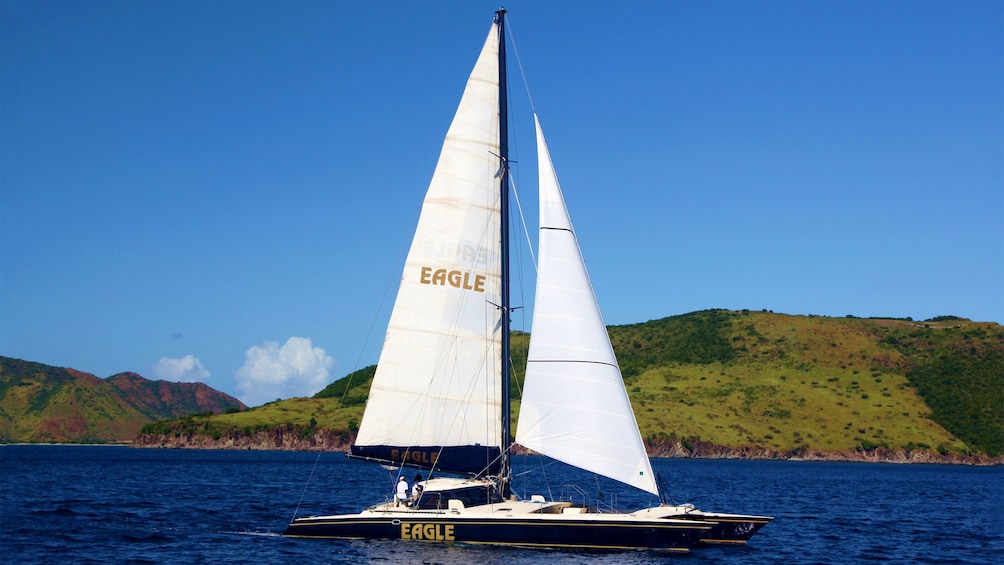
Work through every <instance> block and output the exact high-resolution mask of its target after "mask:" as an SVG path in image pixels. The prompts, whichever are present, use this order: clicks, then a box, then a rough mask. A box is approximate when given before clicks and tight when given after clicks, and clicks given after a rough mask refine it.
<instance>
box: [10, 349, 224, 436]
mask: <svg viewBox="0 0 1004 565" xmlns="http://www.w3.org/2000/svg"><path fill="white" fill-rule="evenodd" d="M240 408H244V405H243V404H242V403H241V402H240V401H239V400H237V399H235V398H233V397H231V396H228V395H226V394H224V393H222V392H218V391H216V390H213V389H211V388H209V387H208V386H206V385H204V384H202V383H172V382H166V381H151V380H148V379H144V378H143V377H141V376H139V375H137V374H135V373H120V374H118V375H114V376H111V377H109V378H107V379H101V378H98V377H96V376H94V375H91V374H88V373H83V372H80V371H76V370H74V369H65V368H61V367H51V366H49V365H43V364H41V363H32V362H29V361H22V360H20V359H12V358H9V357H0V443H11V442H25V443H32V442H60V443H104V442H113V441H129V440H131V439H132V438H134V437H135V436H136V434H138V433H139V431H140V429H141V428H142V427H143V426H144V425H145V424H148V423H151V422H154V421H157V420H163V419H165V418H177V417H178V416H180V415H182V414H191V413H193V412H223V411H225V410H227V409H240Z"/></svg>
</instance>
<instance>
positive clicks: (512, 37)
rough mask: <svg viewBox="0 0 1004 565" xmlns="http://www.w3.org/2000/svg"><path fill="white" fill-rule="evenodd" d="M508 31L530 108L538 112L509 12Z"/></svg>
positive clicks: (506, 20)
mask: <svg viewBox="0 0 1004 565" xmlns="http://www.w3.org/2000/svg"><path fill="white" fill-rule="evenodd" d="M505 24H506V31H507V32H509V43H512V52H513V54H514V55H516V66H518V67H519V74H520V77H521V78H522V79H523V88H525V89H526V97H527V99H529V100H530V109H531V110H533V113H534V114H536V113H537V108H535V107H534V105H533V96H531V95H530V83H528V82H527V81H526V72H524V70H523V61H522V60H521V59H520V58H519V49H517V48H516V34H515V33H513V29H512V22H510V21H509V14H508V13H506V15H505Z"/></svg>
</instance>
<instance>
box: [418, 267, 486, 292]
mask: <svg viewBox="0 0 1004 565" xmlns="http://www.w3.org/2000/svg"><path fill="white" fill-rule="evenodd" d="M418 282H419V284H428V285H433V286H447V285H449V286H452V287H453V288H460V289H463V290H473V291H475V292H484V291H485V276H484V275H477V274H474V273H473V272H471V271H447V270H446V269H435V270H434V269H433V268H432V267H422V271H421V274H420V276H419V278H418Z"/></svg>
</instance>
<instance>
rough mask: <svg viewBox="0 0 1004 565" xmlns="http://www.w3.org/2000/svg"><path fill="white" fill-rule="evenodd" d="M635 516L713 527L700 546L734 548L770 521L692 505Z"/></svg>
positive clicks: (654, 508) (649, 510) (667, 507)
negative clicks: (705, 524)
mask: <svg viewBox="0 0 1004 565" xmlns="http://www.w3.org/2000/svg"><path fill="white" fill-rule="evenodd" d="M635 514H636V515H639V516H642V517H646V518H665V519H670V520H693V521H695V522H701V523H703V522H709V523H711V524H713V526H712V527H711V529H710V530H708V531H707V532H706V533H705V534H704V536H703V537H701V542H700V545H718V544H723V545H737V544H744V543H746V542H747V541H748V540H749V539H750V538H751V537H753V534H755V533H757V532H758V531H760V528H762V527H764V526H766V525H767V524H769V523H770V522H771V520H773V519H774V517H773V516H754V515H748V514H724V513H720V512H705V511H703V510H698V509H697V508H695V507H694V506H693V505H692V504H686V505H682V506H654V507H652V508H646V509H644V510H639V511H638V512H636V513H635Z"/></svg>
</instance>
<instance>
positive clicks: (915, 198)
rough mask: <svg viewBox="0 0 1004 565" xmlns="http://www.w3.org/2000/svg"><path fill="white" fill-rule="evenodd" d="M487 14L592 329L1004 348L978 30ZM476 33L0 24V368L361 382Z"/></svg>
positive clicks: (445, 6)
mask: <svg viewBox="0 0 1004 565" xmlns="http://www.w3.org/2000/svg"><path fill="white" fill-rule="evenodd" d="M505 6H506V8H507V9H508V10H509V17H510V31H512V32H513V33H514V35H515V39H516V47H517V49H518V52H519V57H520V59H521V60H522V63H523V69H524V72H525V74H526V78H527V81H528V84H529V89H530V93H531V94H532V97H533V102H534V104H535V107H536V109H537V111H538V112H539V113H540V116H541V121H542V124H543V127H544V131H545V133H546V134H547V138H548V144H549V147H550V149H551V154H552V157H553V159H554V162H555V167H556V169H557V171H558V176H559V178H560V180H561V184H562V188H563V189H564V191H565V196H566V198H567V200H568V205H569V208H570V212H571V214H572V216H573V221H574V222H575V225H576V228H577V230H578V232H579V237H580V240H581V244H582V247H583V253H584V255H585V257H586V260H587V263H588V266H589V269H590V274H591V276H592V279H593V284H594V286H595V288H596V291H597V295H598V297H599V300H600V303H601V306H602V309H603V312H604V315H605V317H606V321H607V323H608V324H629V323H636V322H643V321H646V320H650V319H656V318H662V317H665V316H670V315H676V314H682V313H686V312H691V311H694V310H702V309H707V308H729V309H742V308H750V309H755V310H760V309H769V310H773V311H774V312H782V313H788V314H818V315H826V316H845V315H848V314H851V315H856V316H893V317H907V316H909V317H912V318H914V319H918V320H920V319H926V318H930V317H933V316H938V315H945V314H951V315H957V316H964V317H968V318H971V319H974V320H979V321H994V322H1004V23H1002V22H1004V2H1001V1H993V2H989V1H965V2H924V1H909V2H905V1H904V2H892V1H887V2H870V1H869V2H855V1H841V2H832V1H824V2H802V1H770V2H739V1H734V2H733V1H712V2H696V1H695V2H683V1H668V2H655V1H653V2H609V3H607V2H602V3H601V2H588V1H587V2H574V3H573V2H536V1H533V2H531V1H523V0H517V1H512V2H507V3H505ZM497 7H498V3H497V2H478V1H455V2H427V3H420V4H416V3H413V2H361V1H359V2H348V1H341V2H335V1H323V2H309V1H304V2H295V3H281V2H258V1H247V2H231V1H209V2H201V1H199V2H195V1H185V0H182V1H170V2H168V1H162V0H153V1H148V2H133V1H131V0H130V1H115V0H100V1H87V0H80V1H69V0H66V1H46V0H41V1H40V0H30V1H22V0H3V2H2V3H0V354H2V355H5V356H11V357H17V358H22V359H27V360H31V361H37V362H41V363H46V364H50V365H56V366H68V367H73V368H76V369H79V370H83V371H87V372H91V373H94V374H97V375H98V376H102V377H107V376H110V375H112V374H115V373H118V372H122V371H135V372H138V373H140V374H142V375H144V376H146V377H148V378H165V379H170V380H201V381H204V382H206V383H207V384H209V385H210V386H213V387H214V388H217V389H220V390H223V391H225V392H228V393H230V394H233V395H235V396H238V397H240V398H242V399H243V400H245V402H248V403H250V404H252V405H255V404H261V403H262V402H266V401H269V400H274V399H275V398H278V397H283V398H285V397H288V396H293V395H304V394H310V393H313V392H316V390H317V389H319V388H320V387H321V386H323V385H324V384H325V383H326V382H330V381H331V380H334V379H335V378H338V377H341V376H343V375H345V374H347V373H348V372H350V371H352V370H355V369H358V368H361V367H363V366H366V365H369V364H372V363H375V362H376V360H377V357H378V355H379V347H380V343H381V341H382V336H383V332H384V329H385V326H386V322H387V318H388V317H389V310H390V305H391V303H392V302H393V297H394V293H395V291H396V288H395V286H394V285H395V282H396V280H397V279H398V278H399V276H400V268H401V266H402V264H403V260H404V253H405V251H406V249H407V246H408V244H409V243H410V238H411V231H412V229H413V227H414V225H415V222H416V221H417V218H418V208H419V206H420V203H421V199H422V196H423V195H424V192H425V189H426V186H427V183H428V181H429V178H430V177H431V174H432V169H433V167H434V165H435V160H436V157H437V156H438V153H439V147H440V143H441V141H442V137H443V135H444V134H445V131H446V128H447V126H448V125H449V121H450V119H451V117H452V115H453V112H454V110H455V106H456V103H457V100H458V99H459V96H460V93H461V91H462V89H463V85H464V82H465V81H466V77H467V74H468V72H469V71H470V68H471V66H472V65H473V63H474V59H475V58H476V56H477V52H478V49H479V48H480V46H481V43H482V42H483V40H484V37H485V34H486V33H487V31H488V27H489V24H490V21H491V17H492V13H493V12H494V10H495V9H496V8H497ZM510 55H511V56H512V54H510ZM511 80H512V86H511V93H512V96H513V98H514V100H515V99H521V100H525V99H526V95H525V90H524V88H523V86H522V79H521V77H520V76H519V74H518V73H516V74H513V75H512V79H511ZM520 106H522V107H524V108H525V106H526V103H525V102H523V101H520V102H518V104H517V110H516V111H515V112H516V114H517V115H516V116H515V117H516V118H517V119H518V118H522V121H521V122H520V123H517V124H516V126H515V127H516V129H515V130H514V141H515V147H514V148H513V151H514V154H513V157H514V158H515V159H517V160H518V161H520V163H519V169H518V170H517V171H516V175H517V176H516V178H517V180H518V182H519V185H520V186H519V189H520V192H521V197H522V200H523V202H524V206H525V207H526V208H527V213H528V214H530V219H531V220H533V219H534V218H535V211H534V206H533V201H534V200H535V198H536V196H535V192H534V190H533V183H534V182H535V174H536V173H535V168H534V164H533V159H534V147H533V139H532V133H533V132H532V121H530V120H531V118H530V117H529V116H528V115H526V114H522V115H520V114H518V112H519V107H520ZM524 261H525V263H524V264H528V259H524ZM521 270H522V271H524V274H526V275H527V276H526V277H525V279H524V280H523V281H522V283H521V284H522V286H523V288H524V289H525V290H524V291H523V292H524V293H525V294H520V291H518V290H517V291H514V292H515V298H514V300H516V301H517V302H522V303H523V304H525V305H526V306H527V308H526V309H525V310H523V311H521V313H519V314H518V315H517V316H516V318H515V319H514V327H515V328H517V329H525V330H529V329H530V328H529V320H530V314H531V312H532V297H531V296H528V295H529V294H532V284H533V283H532V278H531V276H532V272H530V273H526V271H532V269H528V268H525V267H524V268H523V269H521Z"/></svg>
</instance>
